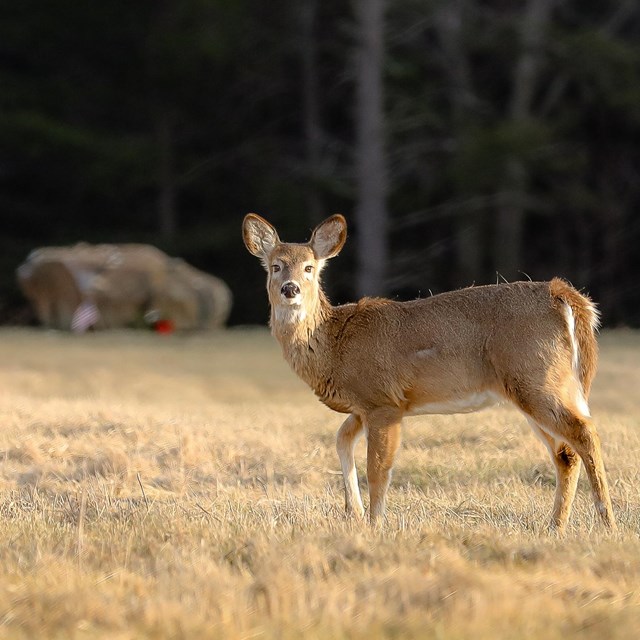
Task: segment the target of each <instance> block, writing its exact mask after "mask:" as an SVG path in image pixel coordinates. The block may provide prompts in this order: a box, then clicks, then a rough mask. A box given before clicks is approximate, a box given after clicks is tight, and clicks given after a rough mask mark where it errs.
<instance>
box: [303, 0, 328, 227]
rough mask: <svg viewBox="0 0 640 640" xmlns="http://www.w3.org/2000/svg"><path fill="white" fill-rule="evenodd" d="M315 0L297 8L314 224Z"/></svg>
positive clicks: (317, 211)
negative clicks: (298, 12)
mask: <svg viewBox="0 0 640 640" xmlns="http://www.w3.org/2000/svg"><path fill="white" fill-rule="evenodd" d="M317 13H318V0H304V2H303V3H302V5H301V7H300V27H301V28H300V32H301V36H302V38H301V43H300V49H301V55H302V112H303V119H304V139H305V156H306V157H305V160H306V165H307V171H306V174H307V175H306V178H307V206H308V207H309V218H310V219H311V220H312V221H313V224H314V225H315V224H317V223H319V222H320V221H321V219H322V217H323V216H324V214H325V213H326V212H324V211H323V210H322V200H321V198H320V189H319V182H320V177H321V160H322V129H321V125H320V101H319V91H318V51H317V39H316V35H315V24H316V15H317Z"/></svg>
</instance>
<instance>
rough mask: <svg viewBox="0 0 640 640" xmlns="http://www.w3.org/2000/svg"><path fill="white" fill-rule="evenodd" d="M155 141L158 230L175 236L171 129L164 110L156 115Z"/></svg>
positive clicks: (174, 190)
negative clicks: (156, 152) (156, 153)
mask: <svg viewBox="0 0 640 640" xmlns="http://www.w3.org/2000/svg"><path fill="white" fill-rule="evenodd" d="M156 141H157V146H158V199H157V211H158V231H159V232H160V235H161V236H162V237H163V238H165V239H171V238H173V237H174V236H175V233H176V231H177V227H178V214H177V209H176V193H177V187H176V175H175V170H174V154H173V131H172V127H171V120H170V117H169V114H168V113H167V111H166V110H164V109H162V110H161V111H160V112H159V114H158V115H157V117H156Z"/></svg>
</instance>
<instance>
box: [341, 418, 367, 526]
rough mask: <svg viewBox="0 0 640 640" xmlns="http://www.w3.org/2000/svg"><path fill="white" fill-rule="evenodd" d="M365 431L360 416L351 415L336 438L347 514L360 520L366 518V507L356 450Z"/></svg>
mask: <svg viewBox="0 0 640 640" xmlns="http://www.w3.org/2000/svg"><path fill="white" fill-rule="evenodd" d="M363 431H364V424H363V423H362V420H361V419H360V417H359V416H357V415H355V414H351V415H350V416H349V417H348V418H347V419H346V420H345V421H344V422H343V423H342V426H341V427H340V429H339V430H338V434H337V436H336V449H337V451H338V457H339V458H340V465H341V466H342V478H343V480H344V509H345V513H346V514H347V515H348V516H350V515H355V516H357V517H358V518H362V517H363V516H364V507H363V505H362V497H361V495H360V487H359V486H358V471H357V469H356V460H355V449H356V444H357V442H358V439H359V438H360V436H361V435H362V433H363Z"/></svg>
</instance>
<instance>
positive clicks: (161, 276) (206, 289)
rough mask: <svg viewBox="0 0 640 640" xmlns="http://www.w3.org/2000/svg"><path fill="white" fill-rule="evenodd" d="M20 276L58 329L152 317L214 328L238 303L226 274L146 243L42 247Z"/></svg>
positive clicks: (44, 318)
mask: <svg viewBox="0 0 640 640" xmlns="http://www.w3.org/2000/svg"><path fill="white" fill-rule="evenodd" d="M17 278H18V283H19V285H20V287H21V289H22V291H23V293H24V295H25V296H26V297H27V299H28V300H29V301H30V302H31V304H32V306H33V309H34V311H35V313H36V316H37V317H38V320H39V321H40V322H41V323H42V324H43V325H44V326H46V327H51V328H56V329H67V330H68V329H74V330H84V329H86V328H88V327H89V326H93V327H95V328H96V329H109V328H118V327H127V326H141V325H143V324H144V322H145V319H147V320H148V319H149V318H153V319H155V320H157V319H162V320H163V321H165V322H169V323H171V326H172V327H175V328H176V329H186V330H189V329H216V328H220V327H223V326H224V324H225V323H226V321H227V319H228V317H229V313H230V311H231V304H232V297H231V292H230V290H229V288H228V287H227V285H226V284H225V283H224V282H223V281H222V280H220V279H219V278H216V277H214V276H212V275H210V274H207V273H204V272H203V271H199V270H198V269H195V268H194V267H192V266H191V265H188V264H187V263H186V262H184V261H183V260H179V259H176V258H171V257H169V256H167V255H166V254H165V253H163V252H162V251H160V250H159V249H157V248H156V247H152V246H149V245H143V244H118V245H114V244H99V245H90V244H87V243H80V244H77V245H74V246H70V247H43V248H40V249H36V250H35V251H32V252H31V253H30V254H29V256H28V257H27V259H26V261H25V262H24V263H23V264H22V265H20V266H19V267H18V269H17Z"/></svg>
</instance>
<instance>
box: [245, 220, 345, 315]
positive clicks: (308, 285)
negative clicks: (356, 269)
mask: <svg viewBox="0 0 640 640" xmlns="http://www.w3.org/2000/svg"><path fill="white" fill-rule="evenodd" d="M242 235H243V238H244V243H245V245H246V247H247V249H248V250H249V252H250V253H252V254H253V255H254V256H257V257H258V258H260V261H261V262H262V265H263V266H264V268H265V269H266V271H267V274H268V276H267V292H268V294H269V302H270V303H271V306H272V307H273V308H274V309H275V310H277V309H286V308H290V309H291V310H294V309H295V310H298V311H302V312H309V311H312V310H313V309H315V308H316V305H317V303H318V301H319V299H320V273H321V271H322V268H323V267H324V264H325V261H326V260H328V259H329V258H333V257H334V256H337V255H338V253H340V249H342V247H343V245H344V243H345V240H346V239H347V222H346V220H345V219H344V218H343V217H342V216H341V215H339V214H336V215H333V216H331V217H330V218H327V219H326V220H325V221H324V222H321V223H320V224H319V225H318V226H317V227H316V228H315V229H314V231H313V234H312V235H311V240H309V242H306V243H304V244H294V243H291V242H281V241H280V238H279V237H278V233H277V232H276V230H275V228H274V227H273V226H272V225H271V224H269V223H268V222H267V221H266V220H265V219H264V218H261V217H260V216H259V215H256V214H255V213H249V214H247V215H246V216H245V218H244V222H243V225H242Z"/></svg>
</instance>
